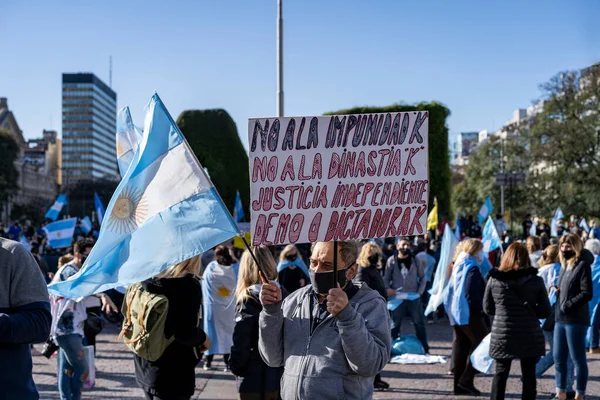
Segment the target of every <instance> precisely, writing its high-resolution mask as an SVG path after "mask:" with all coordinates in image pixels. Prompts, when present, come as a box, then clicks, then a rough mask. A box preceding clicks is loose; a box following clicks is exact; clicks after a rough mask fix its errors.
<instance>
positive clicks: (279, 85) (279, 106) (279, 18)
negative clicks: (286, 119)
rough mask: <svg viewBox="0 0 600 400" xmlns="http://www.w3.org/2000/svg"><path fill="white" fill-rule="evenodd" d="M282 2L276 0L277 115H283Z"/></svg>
mask: <svg viewBox="0 0 600 400" xmlns="http://www.w3.org/2000/svg"><path fill="white" fill-rule="evenodd" d="M282 2H283V0H277V116H278V117H283V17H282Z"/></svg>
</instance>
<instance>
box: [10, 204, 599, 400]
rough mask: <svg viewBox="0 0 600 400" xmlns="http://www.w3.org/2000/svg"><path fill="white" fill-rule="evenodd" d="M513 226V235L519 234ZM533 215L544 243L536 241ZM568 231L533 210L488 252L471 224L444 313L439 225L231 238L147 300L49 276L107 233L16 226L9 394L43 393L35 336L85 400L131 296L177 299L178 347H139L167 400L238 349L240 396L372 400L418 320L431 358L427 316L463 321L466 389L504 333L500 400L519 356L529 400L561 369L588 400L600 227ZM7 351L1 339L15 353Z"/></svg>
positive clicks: (149, 390) (143, 365)
mask: <svg viewBox="0 0 600 400" xmlns="http://www.w3.org/2000/svg"><path fill="white" fill-rule="evenodd" d="M501 219H502V216H500V215H498V216H497V219H496V221H495V222H496V227H497V229H498V228H500V229H502V228H506V226H505V225H504V226H503V225H501V224H502V223H503V221H499V220H501ZM533 223H535V224H536V227H537V228H538V229H539V232H538V231H536V236H531V235H529V234H528V233H530V232H531V231H532V224H533ZM562 226H563V228H564V229H563V231H562V232H563V233H562V234H561V235H560V236H559V237H551V236H550V234H549V232H546V225H545V224H544V222H543V221H540V220H538V221H535V222H534V221H532V220H531V219H530V217H529V216H527V217H526V218H525V219H524V221H523V225H522V227H523V229H524V231H525V232H526V233H525V234H524V236H523V238H522V240H514V239H513V238H512V237H511V235H510V234H509V232H508V231H507V230H506V229H502V230H500V229H499V232H502V233H501V235H502V243H503V244H502V248H500V249H498V250H495V251H493V252H491V253H484V251H483V249H484V245H483V243H482V241H481V233H482V232H481V227H479V226H478V225H477V224H476V223H473V222H472V219H471V220H469V219H467V221H463V222H462V223H461V229H460V232H458V233H459V235H460V237H461V241H460V243H459V244H458V246H457V249H456V251H455V252H454V257H453V258H452V262H451V263H450V265H448V266H447V271H448V272H447V275H446V277H445V278H446V280H447V282H448V284H447V285H448V287H447V291H446V294H445V296H444V299H443V305H441V306H440V307H439V308H437V309H436V310H435V311H434V312H433V313H432V314H430V315H429V316H425V313H424V310H425V307H426V305H427V303H428V301H429V296H430V294H429V290H430V289H431V287H432V285H433V281H434V276H436V269H437V268H440V267H442V266H441V265H440V257H441V253H440V251H441V249H440V244H441V243H440V240H436V239H434V233H433V232H431V233H430V234H427V235H425V236H424V237H416V238H404V237H402V238H387V239H377V240H368V241H363V242H361V243H358V242H350V241H347V242H346V241H343V242H338V243H337V244H334V243H332V242H320V243H314V244H312V246H311V245H298V246H294V245H288V246H286V247H284V248H277V247H253V248H251V251H250V250H243V249H237V248H235V247H233V246H232V244H231V243H225V244H222V245H220V246H217V247H216V248H214V249H213V250H211V251H210V252H207V253H205V254H203V255H198V256H195V257H193V258H191V259H189V260H185V261H183V262H182V263H180V264H177V265H174V266H172V267H170V268H168V269H167V270H165V271H163V272H162V273H161V274H159V275H157V276H155V277H153V278H151V279H148V280H147V281H145V282H142V283H141V285H139V286H137V287H136V290H137V292H135V293H134V292H133V291H132V287H130V288H129V291H128V292H127V293H126V294H124V289H122V290H120V291H111V292H110V293H100V294H97V295H95V296H90V297H88V298H85V299H83V300H81V301H75V300H70V299H65V298H59V297H48V295H47V291H46V288H45V285H44V283H46V284H47V283H50V282H56V281H62V280H66V279H68V278H69V277H70V276H72V275H74V274H75V273H77V271H78V270H79V269H80V268H81V267H82V265H83V264H84V263H85V260H86V257H87V256H88V255H89V253H90V251H91V249H92V248H93V246H94V240H95V239H94V236H95V233H94V232H93V231H92V232H89V233H88V234H84V233H83V232H81V231H78V232H77V233H76V236H75V237H74V243H73V246H72V247H70V248H68V249H64V250H62V251H57V250H54V249H50V248H49V247H48V246H47V243H46V241H45V232H44V230H43V227H42V228H39V229H33V228H32V227H27V228H25V229H23V228H21V226H20V225H18V224H12V225H11V226H10V228H9V229H5V228H4V227H0V237H2V238H0V249H1V250H2V252H3V253H4V254H3V255H2V256H1V257H0V266H2V267H3V269H0V274H1V275H2V276H4V274H8V275H6V279H4V278H3V279H1V280H0V343H1V344H3V345H4V344H8V345H9V348H11V349H12V348H14V352H13V353H10V356H11V357H13V358H15V364H14V365H15V368H14V369H13V368H12V367H11V371H8V370H7V371H0V381H2V382H3V383H4V382H5V381H6V379H5V376H4V373H6V374H8V375H6V377H10V376H14V375H15V374H18V375H19V377H18V379H16V378H15V379H12V380H11V381H10V382H8V381H7V382H6V385H5V387H7V388H8V389H7V390H8V393H12V394H11V395H12V397H10V396H11V395H9V397H8V398H22V399H33V398H37V397H36V396H35V394H34V393H35V386H34V384H33V381H32V380H31V359H30V358H28V357H29V352H30V351H31V350H30V349H31V347H30V344H31V343H39V342H44V341H47V342H49V343H54V344H55V345H56V346H57V347H58V353H57V354H58V363H59V368H58V389H59V392H60V396H61V399H69V400H70V399H80V398H81V392H82V387H83V382H84V381H85V379H86V377H87V375H88V373H89V372H90V371H89V365H90V364H89V362H88V361H89V360H86V356H85V353H84V352H83V347H84V346H94V345H95V336H96V335H97V334H98V333H99V332H100V331H101V330H102V324H103V320H105V319H107V318H109V319H111V320H113V321H120V318H125V320H126V321H125V323H128V320H131V318H129V319H128V318H127V315H125V316H120V315H118V314H119V310H120V309H121V302H122V301H123V298H124V296H125V299H126V300H127V299H128V298H129V300H130V303H129V304H128V307H129V312H131V309H132V308H133V307H134V306H135V302H132V301H131V299H133V298H134V296H135V295H136V294H137V293H139V292H140V291H142V292H146V293H149V294H151V295H153V296H161V298H165V299H166V300H167V301H168V305H169V306H168V308H167V309H166V310H165V311H164V313H165V315H164V318H162V323H163V325H160V327H161V329H162V331H161V332H163V333H164V338H167V339H168V340H167V341H166V342H164V340H163V342H164V343H163V344H162V345H161V346H162V347H161V348H160V352H159V353H160V354H159V356H158V357H146V356H143V354H142V353H141V352H137V351H136V350H134V353H135V355H134V365H135V371H136V378H137V382H138V384H139V385H140V387H141V388H142V389H143V391H144V393H145V395H146V397H147V398H148V399H152V400H161V399H164V400H166V399H189V398H191V396H193V393H194V387H195V368H196V367H197V366H198V365H200V363H201V362H202V365H203V368H204V369H205V370H210V369H212V368H213V365H214V362H213V360H214V356H223V358H224V363H225V369H226V371H231V373H233V374H234V375H235V376H236V382H237V389H238V392H239V398H240V399H248V400H253V399H269V400H271V399H273V400H276V399H279V398H282V399H284V400H285V399H296V398H323V399H325V398H338V397H344V398H349V399H365V398H370V397H372V393H373V390H375V389H386V388H388V387H389V384H388V383H387V382H384V381H383V380H382V379H381V377H380V372H381V371H382V370H383V368H384V367H385V366H386V364H387V363H388V362H389V361H390V354H391V347H392V343H393V341H394V340H396V339H398V338H400V337H401V326H402V322H403V320H404V319H406V318H407V317H409V318H410V320H411V321H412V323H413V326H414V330H415V333H416V337H417V339H418V341H419V342H420V343H421V345H422V347H423V350H424V352H425V353H429V343H428V339H427V323H426V322H427V318H429V319H430V322H432V320H433V319H438V320H443V321H445V320H446V319H447V321H448V323H449V324H450V325H451V326H452V329H453V333H454V335H453V343H452V356H451V363H450V371H449V373H450V374H453V376H454V387H453V391H454V394H457V395H467V396H478V395H480V394H481V393H480V391H479V390H478V389H477V388H476V385H475V382H476V376H477V374H478V371H477V370H476V369H475V368H474V365H473V363H472V361H471V355H472V353H473V352H474V351H475V350H476V349H477V348H478V346H480V345H481V343H482V341H483V340H484V338H486V336H487V335H488V334H490V333H491V336H490V345H489V346H490V350H489V355H490V357H491V358H492V359H493V360H494V363H495V368H496V369H495V375H494V379H493V387H492V393H491V398H492V399H504V396H505V391H506V383H507V378H508V376H509V373H510V369H511V364H512V361H513V360H515V359H518V360H519V362H520V365H521V371H522V382H523V389H522V398H523V399H527V400H530V399H535V398H536V378H539V377H541V376H542V375H543V374H544V373H546V371H548V369H549V368H550V367H551V366H552V365H555V370H556V373H555V375H556V376H555V379H556V389H557V392H556V398H557V399H560V400H564V399H567V398H575V399H577V400H581V399H583V398H585V393H586V386H587V380H588V368H587V360H586V352H588V351H589V352H591V353H600V348H599V341H600V332H599V330H600V312H598V300H600V299H599V297H600V293H597V291H596V292H595V291H594V290H593V288H594V285H597V284H598V283H600V258H599V257H598V256H599V255H600V240H598V239H597V237H598V236H596V234H597V233H600V232H596V231H595V230H596V229H597V228H596V227H595V225H592V226H591V229H590V233H589V234H588V233H587V232H586V231H583V230H581V229H580V228H579V226H580V225H579V221H577V219H576V218H575V217H572V220H571V222H570V223H569V224H564V223H563V225H562ZM575 228H577V229H575ZM453 234H454V232H453ZM23 238H25V239H23ZM15 242H21V243H22V244H23V245H28V246H29V252H27V251H25V250H24V249H23V247H22V246H20V245H19V244H18V243H15ZM336 247H337V249H338V253H337V256H336V257H334V253H335V251H334V249H335V248H336ZM334 258H336V259H337V275H334V272H333V269H334V268H333V263H334ZM276 260H278V261H276ZM2 264H6V266H4V265H2ZM17 270H18V274H16V272H15V271H17ZM15 274H16V275H15ZM130 292H132V293H130ZM397 296H401V297H402V299H403V301H402V302H401V303H400V305H399V306H397V307H395V308H393V310H392V311H389V310H388V307H387V306H386V301H387V300H389V299H392V298H395V297H397ZM134 311H135V310H134ZM21 332H22V333H23V334H21ZM149 336H151V335H149ZM164 338H163V339H164ZM148 340H149V341H150V340H151V339H148ZM546 343H547V344H548V347H549V349H550V350H549V351H548V352H546ZM148 346H156V344H155V343H148ZM130 348H132V347H131V346H130ZM7 351H8V350H7V347H6V346H0V355H2V356H4V355H6V356H9V354H8V353H5V352H7ZM3 353H4V354H3ZM9 380H10V378H9Z"/></svg>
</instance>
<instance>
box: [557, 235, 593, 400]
mask: <svg viewBox="0 0 600 400" xmlns="http://www.w3.org/2000/svg"><path fill="white" fill-rule="evenodd" d="M558 246H559V249H560V264H561V269H560V275H559V277H558V287H557V288H556V289H557V292H558V299H557V302H556V303H557V304H556V308H555V319H556V324H555V327H554V365H555V368H556V389H557V397H558V399H560V400H564V399H566V389H567V388H566V386H567V358H568V355H569V354H570V355H571V356H572V357H573V363H574V364H575V375H576V378H577V379H576V384H575V386H576V390H577V393H576V395H575V399H576V400H582V399H584V398H585V390H586V386H587V381H588V366H587V359H586V348H585V346H586V343H585V342H586V341H585V337H586V334H587V329H588V326H589V325H590V311H589V306H588V302H589V301H590V300H591V299H592V297H593V295H594V293H593V285H592V268H591V265H592V263H593V262H594V256H593V255H592V253H591V252H590V251H589V250H585V249H584V248H583V243H582V242H581V239H579V236H577V235H574V234H572V233H569V234H567V235H565V236H563V237H561V238H560V241H559V243H558Z"/></svg>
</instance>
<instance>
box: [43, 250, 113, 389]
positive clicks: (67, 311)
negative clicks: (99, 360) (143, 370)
mask: <svg viewBox="0 0 600 400" xmlns="http://www.w3.org/2000/svg"><path fill="white" fill-rule="evenodd" d="M93 247H94V241H93V240H85V239H82V240H79V241H78V242H77V243H75V245H74V246H73V252H74V253H75V255H74V258H73V260H72V261H71V262H69V263H68V264H65V265H63V266H62V267H61V269H59V270H58V271H57V273H56V275H55V276H54V279H53V280H52V282H62V281H65V280H67V279H68V278H69V277H71V276H73V275H75V274H76V273H77V272H78V271H79V269H80V268H81V266H82V265H83V264H84V263H85V260H86V259H87V257H88V256H89V254H90V252H91V250H92V248H93ZM94 297H99V298H100V304H101V309H102V310H103V311H106V312H118V310H117V308H116V307H115V305H114V303H113V302H112V301H111V300H110V298H109V297H108V296H107V295H105V294H104V293H99V294H97V295H94ZM86 299H87V298H85V299H83V300H82V301H76V300H73V299H67V298H64V297H55V296H52V299H51V301H52V330H51V332H50V335H51V337H52V338H53V340H54V342H55V343H56V344H57V345H58V347H59V355H58V390H59V392H60V396H61V400H71V399H72V400H79V399H81V389H82V387H83V382H84V381H85V379H86V378H87V375H88V373H89V371H88V363H87V360H86V358H85V355H84V351H83V337H84V326H85V321H86V319H87V312H86V305H85V300H86Z"/></svg>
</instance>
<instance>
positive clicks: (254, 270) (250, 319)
mask: <svg viewBox="0 0 600 400" xmlns="http://www.w3.org/2000/svg"><path fill="white" fill-rule="evenodd" d="M252 251H253V253H254V255H255V256H256V258H257V260H258V262H259V263H260V266H261V268H262V270H263V271H264V273H265V274H266V275H267V276H266V278H267V279H269V280H275V279H277V267H276V264H275V260H274V259H273V256H272V254H271V251H270V250H269V249H268V248H267V247H264V246H260V247H253V248H252ZM261 281H262V280H261V277H260V275H259V272H258V267H257V266H256V263H255V262H254V259H253V258H252V255H251V254H250V252H249V251H248V250H246V251H245V252H244V254H243V255H242V258H241V260H240V268H239V274H238V283H237V288H236V299H237V307H236V315H235V322H236V323H235V328H234V330H233V346H232V347H231V358H230V359H229V368H230V369H231V372H233V374H234V375H235V376H236V377H237V389H238V393H239V398H240V400H277V399H279V381H280V379H281V376H282V374H283V368H271V367H269V366H267V364H265V362H264V361H263V360H262V358H261V356H260V354H259V352H258V319H259V315H260V312H261V311H262V305H261V303H260V298H259V296H260V290H261V287H262V284H261ZM286 294H287V293H285V291H284V293H283V295H284V296H285V295H286Z"/></svg>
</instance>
